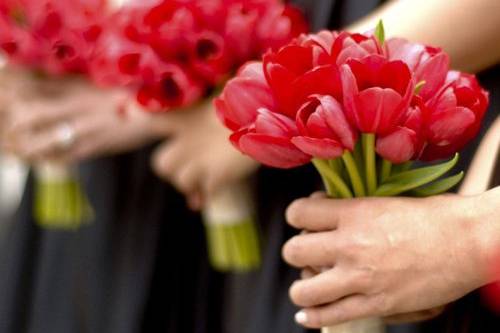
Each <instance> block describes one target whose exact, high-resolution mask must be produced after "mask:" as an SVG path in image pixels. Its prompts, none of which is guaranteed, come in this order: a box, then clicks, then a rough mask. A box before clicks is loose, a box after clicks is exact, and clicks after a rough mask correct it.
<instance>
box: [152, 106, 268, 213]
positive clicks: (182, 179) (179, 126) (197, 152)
mask: <svg viewBox="0 0 500 333" xmlns="http://www.w3.org/2000/svg"><path fill="white" fill-rule="evenodd" d="M156 131H157V132H163V133H164V136H165V137H168V139H167V141H166V142H165V143H164V144H163V145H162V146H161V147H160V148H159V149H158V150H157V151H156V153H155V155H154V158H153V166H154V169H155V170H156V172H157V174H158V175H160V176H161V177H162V178H164V179H165V180H167V181H169V182H171V183H172V184H173V185H174V186H176V187H177V189H178V190H179V191H181V192H182V193H184V194H185V195H186V197H187V199H188V203H189V205H190V206H191V208H193V209H200V208H201V207H202V206H203V202H204V200H206V199H209V198H210V197H211V196H212V195H214V193H216V192H217V191H218V190H219V189H220V188H221V187H222V186H224V185H227V184H232V183H235V182H238V181H240V180H242V179H244V178H246V177H247V176H248V175H250V174H251V173H252V172H254V171H255V170H256V169H257V167H258V164H257V163H256V162H254V161H253V160H251V159H250V158H248V157H246V156H243V155H242V154H241V153H239V152H238V151H236V149H234V148H233V147H232V146H231V143H230V142H229V140H228V137H229V134H230V133H229V131H228V130H227V129H225V128H224V127H223V126H222V125H221V124H220V122H219V121H218V119H217V116H216V114H215V112H214V110H213V106H212V104H211V101H210V102H207V103H204V104H200V105H198V106H196V107H193V108H191V109H186V110H179V111H175V112H171V113H167V114H164V115H163V119H162V121H161V122H157V129H156Z"/></svg>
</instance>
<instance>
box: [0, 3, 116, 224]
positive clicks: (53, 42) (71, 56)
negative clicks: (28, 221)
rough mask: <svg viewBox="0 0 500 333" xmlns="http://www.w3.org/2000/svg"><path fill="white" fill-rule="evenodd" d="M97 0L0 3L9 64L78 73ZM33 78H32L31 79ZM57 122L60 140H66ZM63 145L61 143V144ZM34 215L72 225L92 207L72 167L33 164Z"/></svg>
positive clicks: (95, 26)
mask: <svg viewBox="0 0 500 333" xmlns="http://www.w3.org/2000/svg"><path fill="white" fill-rule="evenodd" d="M105 9H106V7H105V2H104V1H101V0H78V1H71V2H68V1H63V0H5V1H2V3H1V4H0V47H1V49H2V50H3V51H4V53H5V54H6V55H7V56H8V59H9V62H10V64H11V65H13V66H19V67H23V68H25V69H28V70H30V71H31V72H32V73H33V75H34V79H42V80H47V79H49V78H50V77H54V76H57V77H59V78H61V77H68V76H75V75H84V74H85V73H87V70H88V63H89V60H90V58H91V56H92V53H93V45H94V44H95V42H96V41H97V39H98V38H99V35H100V33H101V30H102V22H103V21H104V13H106V10H105ZM35 76H36V78H35ZM68 128H69V127H68V126H65V124H61V126H60V131H58V132H60V133H59V135H60V137H61V143H63V141H64V142H66V143H68V144H70V141H71V140H72V138H71V133H70V131H69V129H68ZM61 148H62V149H64V147H61ZM35 171H36V172H35V174H36V191H35V192H36V193H35V200H34V201H35V207H34V215H35V219H36V220H37V222H38V223H40V224H41V225H42V226H46V227H50V228H64V229H66V228H76V227H78V226H79V225H80V223H82V222H83V221H86V220H88V219H89V218H90V217H91V214H92V210H91V208H90V206H89V204H88V201H87V199H86V197H85V195H84V193H83V191H82V189H81V188H80V185H79V182H78V180H77V178H76V173H75V170H73V169H71V168H68V167H66V166H63V165H61V164H58V163H56V162H47V163H43V164H39V165H36V166H35Z"/></svg>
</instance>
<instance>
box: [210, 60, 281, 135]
mask: <svg viewBox="0 0 500 333" xmlns="http://www.w3.org/2000/svg"><path fill="white" fill-rule="evenodd" d="M215 106H216V109H217V114H218V115H219V118H220V119H221V120H222V122H223V123H224V124H225V125H226V126H227V127H228V128H230V129H232V130H239V129H240V128H242V127H246V126H248V125H250V124H251V123H253V122H254V121H255V119H256V117H257V110H258V109H260V108H266V109H269V110H275V109H276V102H275V100H274V97H273V94H272V92H271V89H270V87H269V85H268V84H267V82H266V78H265V77H264V73H263V69H262V63H260V62H251V63H247V64H246V65H245V66H243V67H242V68H241V69H240V71H239V73H238V75H237V76H236V77H235V78H234V79H232V80H230V81H229V82H228V83H227V84H226V86H225V88H224V91H223V93H222V95H221V96H220V97H219V98H217V99H216V100H215Z"/></svg>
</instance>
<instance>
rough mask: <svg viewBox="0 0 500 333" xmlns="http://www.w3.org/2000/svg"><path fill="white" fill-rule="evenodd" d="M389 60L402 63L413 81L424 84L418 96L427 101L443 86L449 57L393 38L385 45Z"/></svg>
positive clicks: (428, 48)
mask: <svg viewBox="0 0 500 333" xmlns="http://www.w3.org/2000/svg"><path fill="white" fill-rule="evenodd" d="M386 45H387V53H388V57H389V59H390V60H402V61H404V62H405V63H406V64H407V65H408V67H409V68H410V70H411V71H412V72H413V73H414V75H415V81H416V82H417V83H418V82H422V81H424V82H425V84H424V86H423V87H422V89H421V90H420V92H419V95H420V96H422V98H423V99H424V100H425V101H427V100H429V99H430V98H431V97H432V96H434V95H435V94H436V93H437V92H438V91H439V89H440V88H441V87H442V86H443V84H444V82H445V80H446V75H447V74H448V70H449V66H450V59H449V56H448V55H447V54H446V53H445V52H443V51H442V50H441V49H439V48H434V47H430V46H425V45H422V44H418V43H410V42H408V41H407V40H405V39H400V38H394V39H390V40H388V41H387V43H386Z"/></svg>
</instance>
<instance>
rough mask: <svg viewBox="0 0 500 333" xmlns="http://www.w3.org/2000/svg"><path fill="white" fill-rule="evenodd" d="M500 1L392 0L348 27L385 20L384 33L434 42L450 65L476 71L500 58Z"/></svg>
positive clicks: (369, 25) (354, 28) (362, 28)
mask: <svg viewBox="0 0 500 333" xmlns="http://www.w3.org/2000/svg"><path fill="white" fill-rule="evenodd" d="M499 13H500V1H498V0H453V1H450V0H393V1H391V2H389V3H387V4H386V5H384V6H382V7H381V8H380V9H379V10H377V11H375V12H373V13H372V14H370V15H369V16H368V17H366V18H364V19H362V20H360V21H358V22H356V23H355V24H353V25H352V26H350V27H348V30H351V31H358V32H365V31H368V30H370V29H373V28H374V27H375V26H376V24H377V21H378V20H379V19H383V20H384V25H385V28H386V32H387V36H388V37H392V36H398V37H404V38H407V39H409V40H412V41H418V42H423V43H427V44H431V45H437V46H440V47H442V48H443V49H444V50H445V51H447V52H448V53H449V54H450V56H451V59H452V66H453V68H456V69H460V70H464V71H468V72H479V71H481V70H483V69H486V68H488V67H490V66H492V65H495V64H497V63H499V62H500V19H499Z"/></svg>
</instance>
